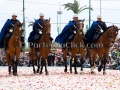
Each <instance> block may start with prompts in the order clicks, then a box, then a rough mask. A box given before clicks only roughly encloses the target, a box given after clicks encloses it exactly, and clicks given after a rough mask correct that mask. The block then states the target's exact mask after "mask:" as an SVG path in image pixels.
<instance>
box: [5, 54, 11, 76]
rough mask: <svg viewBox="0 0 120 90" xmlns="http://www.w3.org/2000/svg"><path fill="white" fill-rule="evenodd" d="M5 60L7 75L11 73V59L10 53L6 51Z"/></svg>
mask: <svg viewBox="0 0 120 90" xmlns="http://www.w3.org/2000/svg"><path fill="white" fill-rule="evenodd" d="M6 61H7V63H8V72H9V75H11V74H12V72H11V66H12V61H11V60H10V55H9V54H8V53H6Z"/></svg>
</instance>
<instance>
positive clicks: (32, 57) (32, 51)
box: [30, 47, 36, 74]
mask: <svg viewBox="0 0 120 90" xmlns="http://www.w3.org/2000/svg"><path fill="white" fill-rule="evenodd" d="M30 51H31V54H30V56H31V62H32V66H33V73H34V74H36V71H35V66H34V64H35V62H34V56H35V50H34V47H31V48H30Z"/></svg>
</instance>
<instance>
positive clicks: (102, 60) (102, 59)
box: [98, 54, 104, 72]
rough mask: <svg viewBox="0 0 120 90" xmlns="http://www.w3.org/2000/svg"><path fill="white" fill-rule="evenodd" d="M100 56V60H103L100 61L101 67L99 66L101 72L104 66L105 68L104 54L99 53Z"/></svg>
mask: <svg viewBox="0 0 120 90" xmlns="http://www.w3.org/2000/svg"><path fill="white" fill-rule="evenodd" d="M99 57H100V61H101V62H99V63H100V64H99V67H98V71H99V72H101V70H102V68H103V66H102V65H103V64H104V54H102V55H99Z"/></svg>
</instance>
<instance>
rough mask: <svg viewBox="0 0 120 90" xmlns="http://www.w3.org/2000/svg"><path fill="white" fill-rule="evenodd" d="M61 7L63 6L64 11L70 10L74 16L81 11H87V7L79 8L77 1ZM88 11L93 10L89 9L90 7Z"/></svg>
mask: <svg viewBox="0 0 120 90" xmlns="http://www.w3.org/2000/svg"><path fill="white" fill-rule="evenodd" d="M62 6H64V9H67V11H69V10H71V11H73V13H75V14H79V13H81V12H82V11H84V10H86V9H89V7H87V6H86V5H84V6H82V7H81V6H80V2H78V1H77V0H74V2H73V3H66V4H63V5H62ZM90 9H91V10H93V8H91V7H90Z"/></svg>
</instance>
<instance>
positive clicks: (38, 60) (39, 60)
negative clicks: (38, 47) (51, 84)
mask: <svg viewBox="0 0 120 90" xmlns="http://www.w3.org/2000/svg"><path fill="white" fill-rule="evenodd" d="M39 69H40V56H39V57H38V69H37V73H39Z"/></svg>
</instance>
